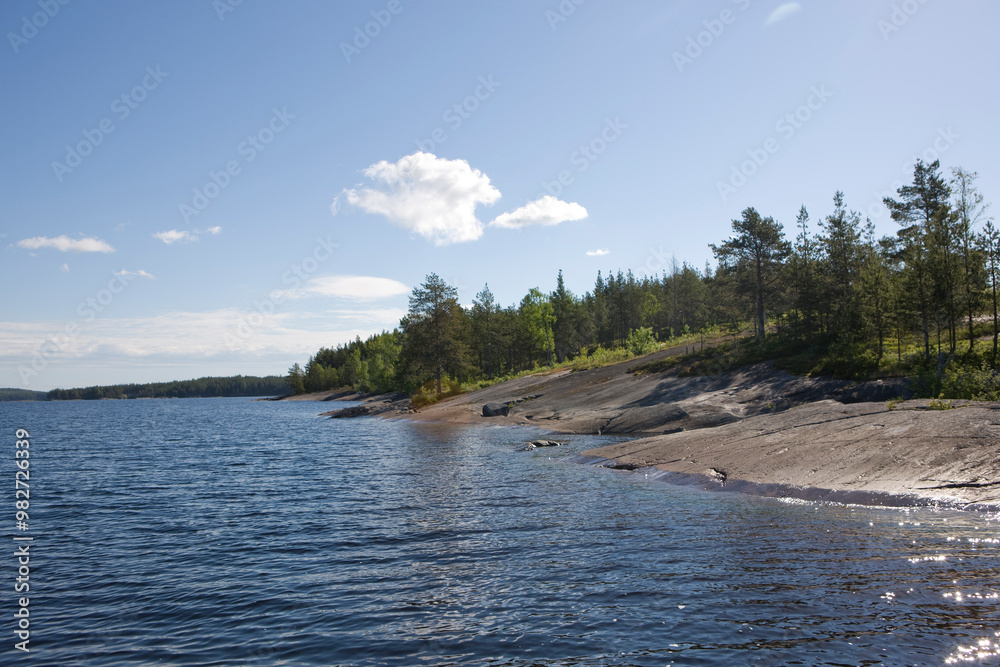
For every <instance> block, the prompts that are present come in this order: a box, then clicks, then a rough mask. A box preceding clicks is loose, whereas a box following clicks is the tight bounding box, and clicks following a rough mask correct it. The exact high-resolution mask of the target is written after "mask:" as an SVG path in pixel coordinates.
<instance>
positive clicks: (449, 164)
mask: <svg viewBox="0 0 1000 667" xmlns="http://www.w3.org/2000/svg"><path fill="white" fill-rule="evenodd" d="M363 173H364V175H365V176H367V177H368V178H369V179H371V180H372V181H374V183H373V184H372V186H370V187H356V188H351V189H349V190H345V191H344V193H343V194H344V197H345V198H346V199H347V203H349V204H350V205H352V206H356V207H358V208H360V209H361V210H363V211H365V212H367V213H377V214H380V215H384V216H385V217H386V218H388V219H389V220H390V221H391V222H393V223H395V224H397V225H399V226H400V227H403V228H404V229H408V230H410V231H411V232H414V233H415V234H418V235H420V236H422V237H423V238H425V239H427V240H429V241H432V242H433V243H434V245H439V246H441V245H448V244H450V243H462V242H465V241H475V240H476V239H478V238H479V237H480V236H482V235H483V223H482V222H480V221H479V219H478V218H476V206H478V205H479V204H492V203H494V202H495V201H497V200H498V199H500V191H499V190H497V189H496V188H495V187H493V186H492V185H490V179H489V177H487V176H486V175H485V174H483V172H481V171H479V170H478V169H473V168H472V167H470V166H469V163H468V162H466V161H465V160H447V159H445V158H439V157H437V156H436V155H434V154H432V153H423V152H419V153H414V154H412V155H407V156H405V157H403V158H401V159H400V160H399V161H398V162H394V163H390V162H386V161H384V160H383V161H382V162H377V163H375V164H373V165H371V166H370V167H368V168H367V169H365V170H364V172H363ZM337 206H338V200H334V203H333V204H332V205H331V207H330V210H331V212H334V213H335V211H336V208H337Z"/></svg>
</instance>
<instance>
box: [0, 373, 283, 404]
mask: <svg viewBox="0 0 1000 667" xmlns="http://www.w3.org/2000/svg"><path fill="white" fill-rule="evenodd" d="M0 392H24V393H25V394H32V395H39V396H40V397H36V398H27V397H26V398H7V399H0V400H49V401H75V400H100V399H129V398H213V397H240V396H278V395H281V394H287V393H288V384H287V381H286V379H285V378H284V377H281V376H277V375H269V376H267V377H254V376H249V375H234V376H232V377H203V378H198V379H197V380H180V381H174V382H152V383H148V384H114V385H107V386H94V387H82V388H79V389H53V390H52V391H49V392H48V393H42V392H28V391H27V390H20V389H5V390H0ZM0 395H2V394H0ZM12 395H17V394H16V393H14V394H12Z"/></svg>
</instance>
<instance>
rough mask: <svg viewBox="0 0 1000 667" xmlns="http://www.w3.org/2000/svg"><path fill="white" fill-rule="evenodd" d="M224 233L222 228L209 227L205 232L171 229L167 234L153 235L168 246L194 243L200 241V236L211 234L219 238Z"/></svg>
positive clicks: (158, 233) (157, 233)
mask: <svg viewBox="0 0 1000 667" xmlns="http://www.w3.org/2000/svg"><path fill="white" fill-rule="evenodd" d="M220 233H222V227H209V228H208V229H206V230H204V231H198V230H197V229H196V230H194V231H192V232H189V231H187V230H186V229H171V230H169V231H166V232H156V233H154V234H153V238H156V239H159V240H160V241H163V242H164V243H166V244H167V245H173V244H174V243H192V242H194V241H197V240H198V235H199V234H211V235H212V236H218V235H219V234H220Z"/></svg>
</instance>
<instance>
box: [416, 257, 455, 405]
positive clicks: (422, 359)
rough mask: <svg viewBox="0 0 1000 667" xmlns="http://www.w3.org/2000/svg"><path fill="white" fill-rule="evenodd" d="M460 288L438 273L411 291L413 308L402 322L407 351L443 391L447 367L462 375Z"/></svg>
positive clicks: (439, 391)
mask: <svg viewBox="0 0 1000 667" xmlns="http://www.w3.org/2000/svg"><path fill="white" fill-rule="evenodd" d="M460 311H461V307H460V306H459V305H458V291H457V290H456V289H455V288H454V287H452V286H451V285H449V284H447V283H446V282H445V281H444V280H442V279H441V278H440V277H439V276H438V275H437V274H436V273H432V274H430V275H428V276H427V278H426V280H425V281H424V283H423V284H422V285H420V286H419V287H414V288H413V292H412V293H411V294H410V310H409V312H408V313H407V314H406V316H405V317H404V318H403V320H402V321H401V322H400V326H401V328H402V329H403V331H404V333H405V336H406V337H405V343H404V345H405V352H404V353H405V354H406V357H407V359H408V360H409V361H410V363H411V364H413V365H414V366H415V368H416V370H417V371H418V372H426V373H430V374H432V375H433V376H434V378H435V379H436V380H437V391H438V393H439V394H440V393H441V391H442V387H441V377H442V375H443V374H444V372H445V370H446V369H449V368H450V369H451V370H452V371H453V372H454V373H455V374H456V375H457V374H458V372H459V370H460V368H461V365H462V362H463V357H464V345H463V343H462V339H461V320H460Z"/></svg>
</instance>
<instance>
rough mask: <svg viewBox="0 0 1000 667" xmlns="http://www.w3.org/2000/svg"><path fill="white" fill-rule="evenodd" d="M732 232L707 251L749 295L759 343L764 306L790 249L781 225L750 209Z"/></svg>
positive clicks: (775, 284)
mask: <svg viewBox="0 0 1000 667" xmlns="http://www.w3.org/2000/svg"><path fill="white" fill-rule="evenodd" d="M733 231H734V232H736V235H735V236H733V237H732V238H730V239H729V240H728V241H726V242H725V243H723V244H722V245H721V246H716V245H714V244H711V245H710V246H709V247H710V248H712V252H713V253H714V254H715V257H716V259H718V260H719V262H721V263H723V264H726V265H727V266H728V267H729V268H731V269H732V270H733V271H734V272H735V274H736V275H737V276H738V277H739V278H740V281H739V283H740V289H741V290H742V291H750V292H752V295H753V304H754V311H755V312H754V328H755V331H756V335H757V338H761V339H763V338H764V325H765V322H766V311H767V304H768V303H769V302H770V298H771V296H772V295H773V293H774V291H775V288H776V287H777V281H778V278H779V271H780V268H781V265H782V262H783V261H784V260H785V258H786V257H788V255H789V254H790V253H791V246H790V245H789V243H788V241H786V240H785V238H784V233H783V232H782V227H781V224H780V223H777V222H775V221H774V219H773V218H761V217H760V214H759V213H758V212H757V210H756V209H754V208H748V209H746V210H744V211H743V218H742V219H740V220H733Z"/></svg>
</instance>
